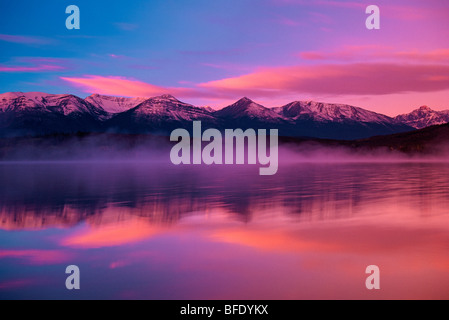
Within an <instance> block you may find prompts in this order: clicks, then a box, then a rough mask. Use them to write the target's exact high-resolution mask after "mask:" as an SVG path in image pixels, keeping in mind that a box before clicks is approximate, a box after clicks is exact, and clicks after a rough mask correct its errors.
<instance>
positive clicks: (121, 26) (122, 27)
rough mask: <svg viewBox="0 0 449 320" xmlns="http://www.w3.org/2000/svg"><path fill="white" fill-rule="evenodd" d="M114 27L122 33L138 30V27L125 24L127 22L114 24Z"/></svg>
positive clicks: (133, 24)
mask: <svg viewBox="0 0 449 320" xmlns="http://www.w3.org/2000/svg"><path fill="white" fill-rule="evenodd" d="M115 26H116V27H117V28H119V29H120V30H123V31H133V30H136V29H137V28H139V26H138V25H137V24H135V23H127V22H116V23H115Z"/></svg>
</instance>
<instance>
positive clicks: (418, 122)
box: [394, 106, 449, 129]
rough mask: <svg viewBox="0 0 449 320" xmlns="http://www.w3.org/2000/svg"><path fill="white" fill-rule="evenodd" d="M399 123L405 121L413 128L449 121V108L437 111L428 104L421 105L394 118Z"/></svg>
mask: <svg viewBox="0 0 449 320" xmlns="http://www.w3.org/2000/svg"><path fill="white" fill-rule="evenodd" d="M394 119H395V120H396V121H397V122H399V123H405V124H407V125H409V126H411V127H413V128H416V129H422V128H426V127H429V126H433V125H438V124H444V123H448V122H449V110H445V111H435V110H433V109H431V108H429V107H428V106H421V107H419V108H418V109H416V110H413V111H412V112H410V113H407V114H401V115H399V116H397V117H395V118H394Z"/></svg>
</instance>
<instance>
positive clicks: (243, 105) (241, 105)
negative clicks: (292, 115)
mask: <svg viewBox="0 0 449 320" xmlns="http://www.w3.org/2000/svg"><path fill="white" fill-rule="evenodd" d="M214 114H215V115H217V116H220V117H225V118H231V119H237V118H249V119H255V120H259V121H266V122H278V121H283V120H285V118H284V117H283V116H281V115H279V114H278V113H276V112H275V111H274V110H272V109H269V108H266V107H264V106H262V105H260V104H258V103H256V102H254V101H252V100H251V99H249V98H247V97H244V98H242V99H240V100H238V101H237V102H235V103H234V104H231V105H230V106H228V107H226V108H223V109H221V110H219V111H216V112H215V113H214Z"/></svg>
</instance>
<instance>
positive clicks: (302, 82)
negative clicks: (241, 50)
mask: <svg viewBox="0 0 449 320" xmlns="http://www.w3.org/2000/svg"><path fill="white" fill-rule="evenodd" d="M447 74H449V66H446V65H402V64H392V63H371V64H369V63H354V64H346V65H332V64H331V65H315V66H292V67H273V68H262V69H259V70H257V71H255V72H253V73H250V74H246V75H243V76H239V77H234V78H228V79H223V80H218V81H212V82H208V83H204V84H202V85H201V87H203V88H206V89H210V90H216V91H219V92H226V93H227V94H229V93H234V94H236V95H252V96H257V97H272V96H279V95H286V94H301V93H313V94H336V95H343V94H352V95H371V94H372V95H380V94H392V93H401V92H431V91H439V90H444V89H448V88H449V81H448V80H447V79H446V78H445V77H446V76H447Z"/></svg>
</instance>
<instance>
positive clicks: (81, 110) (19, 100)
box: [0, 92, 104, 117]
mask: <svg viewBox="0 0 449 320" xmlns="http://www.w3.org/2000/svg"><path fill="white" fill-rule="evenodd" d="M0 110H1V111H3V112H16V113H27V112H32V113H37V112H41V113H58V114H62V115H64V116H69V115H71V116H79V115H85V114H89V115H91V116H93V117H99V116H102V115H104V111H102V110H99V109H97V108H96V107H95V106H93V105H91V104H90V103H88V102H86V101H84V100H83V99H81V98H79V97H77V96H74V95H70V94H47V93H42V92H27V93H23V92H8V93H4V94H0Z"/></svg>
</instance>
